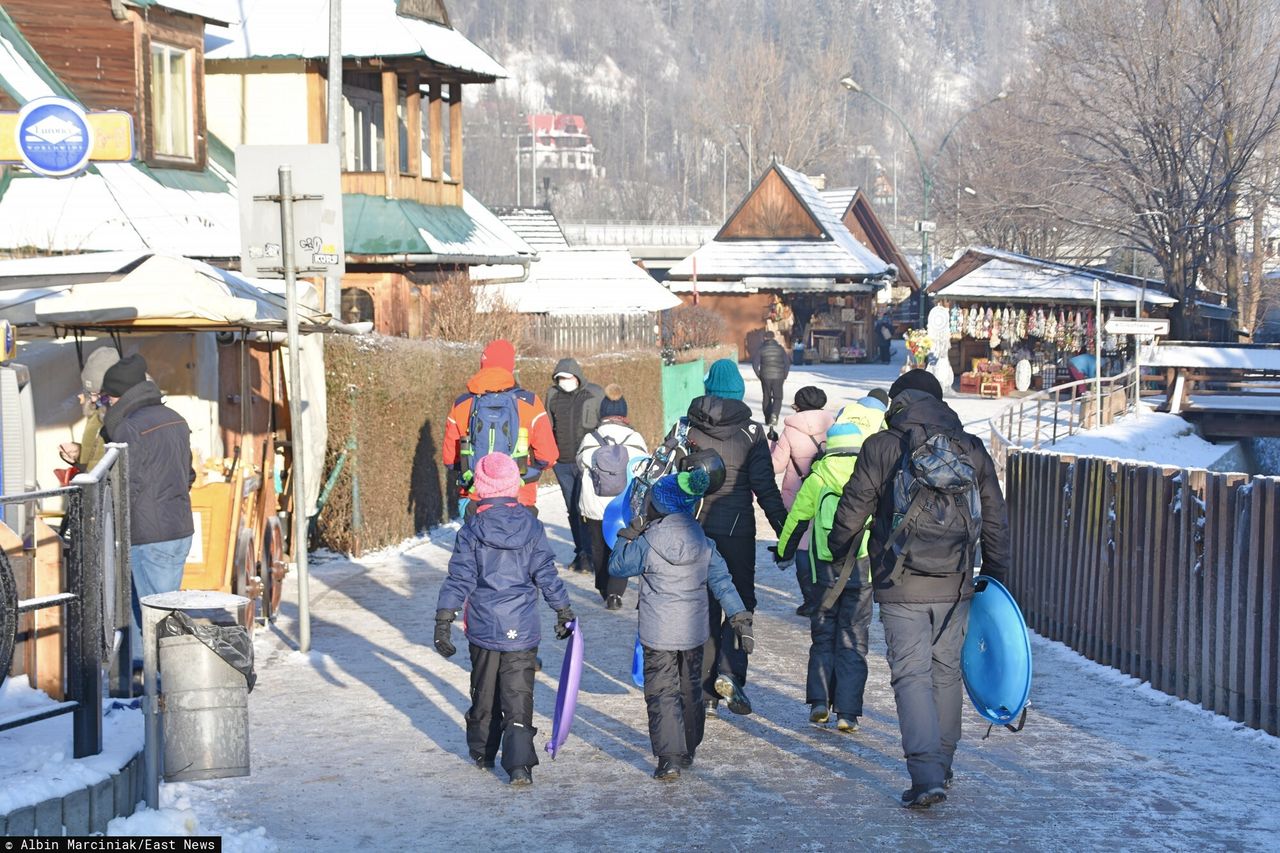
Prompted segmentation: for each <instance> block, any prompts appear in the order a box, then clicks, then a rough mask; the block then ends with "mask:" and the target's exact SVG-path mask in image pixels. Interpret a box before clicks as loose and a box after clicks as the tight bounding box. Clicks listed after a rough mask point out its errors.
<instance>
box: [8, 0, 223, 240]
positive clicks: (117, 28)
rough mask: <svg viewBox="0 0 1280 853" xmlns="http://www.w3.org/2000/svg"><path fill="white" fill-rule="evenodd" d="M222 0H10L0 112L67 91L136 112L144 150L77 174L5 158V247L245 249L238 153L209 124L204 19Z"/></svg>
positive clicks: (137, 138)
mask: <svg viewBox="0 0 1280 853" xmlns="http://www.w3.org/2000/svg"><path fill="white" fill-rule="evenodd" d="M227 5H228V4H226V3H220V2H215V0H172V2H164V0H117V2H110V3H109V2H104V0H65V2H60V3H58V4H57V8H56V13H52V11H51V9H50V4H49V3H48V2H45V0H15V2H9V0H6V2H5V3H4V5H3V7H0V40H2V41H3V42H4V46H5V48H6V49H5V50H4V51H3V52H2V53H3V57H2V58H0V109H4V110H16V109H18V108H20V107H21V106H22V105H23V104H26V103H27V102H28V101H31V100H35V99H37V98H42V97H61V98H66V99H69V100H72V101H75V102H77V103H79V104H81V105H82V106H83V107H84V108H86V109H88V110H119V111H123V112H125V113H128V114H129V115H130V116H131V117H132V119H133V127H134V142H135V151H136V153H135V157H134V159H133V160H132V161H131V162H125V163H99V164H96V165H95V166H94V167H93V168H92V169H90V170H88V171H86V172H84V173H82V174H80V175H77V176H76V177H69V178H58V179H54V178H46V177H42V176H39V175H34V174H31V173H29V172H27V171H26V170H24V169H22V168H21V167H20V166H17V165H10V166H3V167H0V253H3V254H5V255H11V256H12V255H30V254H55V253H64V252H80V251H103V250H136V251H147V250H153V251H165V252H173V253H177V254H181V255H187V256H189V257H195V258H203V259H209V260H215V261H218V260H224V261H225V260H230V259H232V258H235V257H236V256H237V255H238V254H239V251H240V239H239V211H238V209H237V205H236V196H235V176H234V174H233V171H234V162H233V158H232V155H231V152H230V151H229V150H228V149H227V148H226V147H225V146H223V145H221V144H220V143H219V142H218V141H217V140H216V139H214V138H212V136H211V135H210V134H209V131H208V124H207V121H206V112H205V107H204V104H205V97H204V80H205V78H204V70H203V69H204V30H205V26H206V25H207V24H210V23H219V22H221V21H223V20H224V19H225V14H224V13H223V11H222V10H223V7H225V6H227Z"/></svg>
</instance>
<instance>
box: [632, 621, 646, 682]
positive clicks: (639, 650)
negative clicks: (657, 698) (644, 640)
mask: <svg viewBox="0 0 1280 853" xmlns="http://www.w3.org/2000/svg"><path fill="white" fill-rule="evenodd" d="M631 683H632V684H634V685H635V686H636V687H644V646H642V645H640V635H639V634H636V650H635V651H634V652H633V653H632V654H631Z"/></svg>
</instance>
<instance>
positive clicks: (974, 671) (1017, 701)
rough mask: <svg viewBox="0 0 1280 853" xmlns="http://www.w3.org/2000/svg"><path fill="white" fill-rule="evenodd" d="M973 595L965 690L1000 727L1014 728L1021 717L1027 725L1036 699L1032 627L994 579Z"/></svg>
mask: <svg viewBox="0 0 1280 853" xmlns="http://www.w3.org/2000/svg"><path fill="white" fill-rule="evenodd" d="M982 581H983V582H985V584H986V587H985V588H984V589H982V590H981V591H979V592H977V593H975V594H974V596H973V604H972V606H971V607H970V610H969V634H968V636H967V637H966V638H965V641H964V649H963V651H962V652H961V654H960V666H961V672H962V673H963V675H964V686H965V690H967V691H968V693H969V700H970V701H971V702H973V707H974V708H976V709H977V711H978V713H979V714H981V715H982V717H983V718H984V719H986V720H989V721H991V722H992V723H994V724H995V725H999V726H1008V727H1009V728H1011V729H1014V730H1015V731H1017V730H1018V729H1020V728H1021V727H1022V726H1021V723H1019V725H1018V726H1017V727H1016V728H1015V727H1014V725H1013V723H1014V721H1015V720H1017V719H1018V716H1019V715H1020V714H1022V715H1023V722H1025V709H1026V707H1027V700H1028V699H1030V697H1031V639H1030V637H1029V636H1028V635H1027V623H1026V620H1024V619H1023V618H1022V611H1021V610H1019V609H1018V603H1017V602H1016V601H1014V600H1013V596H1012V595H1010V594H1009V590H1007V589H1005V588H1004V586H1003V585H1002V584H1000V583H999V582H997V581H994V580H991V579H990V578H982Z"/></svg>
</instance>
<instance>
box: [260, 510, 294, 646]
mask: <svg viewBox="0 0 1280 853" xmlns="http://www.w3.org/2000/svg"><path fill="white" fill-rule="evenodd" d="M288 571H289V568H288V566H287V565H286V564H285V561H284V530H283V528H282V527H281V526H280V519H278V518H276V517H274V516H272V517H271V518H268V519H267V525H266V529H264V530H263V531H262V563H261V565H260V567H259V572H258V574H259V576H260V577H261V578H262V616H263V618H265V619H266V620H267V621H268V622H270V621H271V620H272V619H274V618H275V616H276V611H278V610H279V609H280V594H281V593H282V592H283V591H284V577H285V575H286V574H287V573H288Z"/></svg>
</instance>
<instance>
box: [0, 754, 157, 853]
mask: <svg viewBox="0 0 1280 853" xmlns="http://www.w3.org/2000/svg"><path fill="white" fill-rule="evenodd" d="M141 799H142V753H141V752H138V753H137V754H136V755H135V756H134V757H133V758H131V759H129V761H128V763H126V764H125V766H124V767H121V768H120V769H119V770H117V771H116V772H115V773H112V774H111V776H110V777H109V778H107V779H104V780H102V781H101V782H97V783H95V784H93V785H89V786H86V787H84V788H81V789H80V790H78V791H72V792H71V793H69V794H66V795H65V796H62V797H54V798H53V799H49V800H45V801H44V802H42V803H37V804H36V805H34V806H23V807H22V808H20V809H14V810H13V811H11V812H9V813H8V814H6V815H0V836H5V835H37V834H38V835H41V836H58V835H89V834H91V833H103V832H106V831H107V824H108V823H110V822H111V821H112V820H113V819H114V818H117V817H129V816H130V815H131V814H133V812H134V809H136V808H137V805H138V802H139V801H140V800H141Z"/></svg>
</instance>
